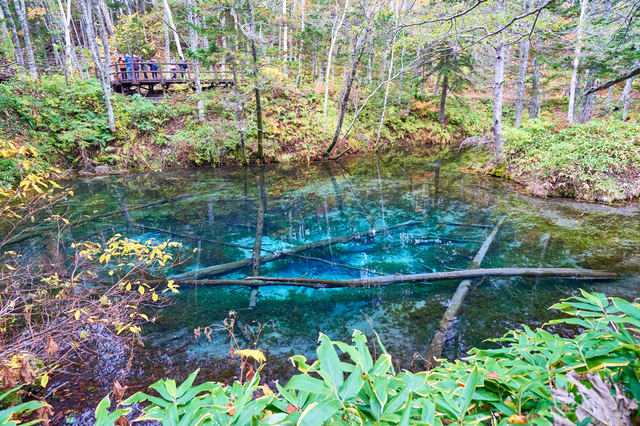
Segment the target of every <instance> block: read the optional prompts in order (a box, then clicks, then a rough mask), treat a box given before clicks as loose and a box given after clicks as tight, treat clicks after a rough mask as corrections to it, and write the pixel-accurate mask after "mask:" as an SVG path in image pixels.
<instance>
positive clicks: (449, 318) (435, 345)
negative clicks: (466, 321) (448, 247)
mask: <svg viewBox="0 0 640 426" xmlns="http://www.w3.org/2000/svg"><path fill="white" fill-rule="evenodd" d="M504 219H505V218H504V216H503V217H502V218H500V220H499V221H498V223H497V224H496V226H495V227H494V228H493V231H491V233H490V234H489V236H488V237H487V239H486V240H484V243H482V246H481V247H480V250H478V253H476V256H475V257H474V258H473V260H472V261H471V264H470V265H469V267H470V268H477V267H479V266H480V264H481V263H482V260H483V259H484V256H485V255H486V254H487V251H488V250H489V247H491V243H493V240H494V238H495V237H496V235H497V234H498V231H499V230H500V226H502V223H503V222H504ZM470 288H471V279H470V277H466V279H465V280H463V281H462V282H461V283H460V285H459V286H458V288H457V289H456V292H455V293H454V294H453V297H452V298H451V300H450V301H449V305H448V306H447V310H446V311H445V313H444V316H443V317H442V320H441V321H440V328H439V329H438V331H436V334H435V335H434V336H433V340H431V344H430V345H429V348H428V349H427V353H426V355H425V359H426V360H427V363H429V364H431V365H437V360H438V359H439V358H440V357H441V356H442V349H443V348H444V343H445V341H446V339H447V335H448V334H449V333H450V332H451V329H452V328H453V322H454V320H455V318H456V315H457V314H458V311H459V310H460V307H461V306H462V303H463V302H464V299H465V297H466V296H467V293H468V292H469V289H470Z"/></svg>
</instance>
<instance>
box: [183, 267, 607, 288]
mask: <svg viewBox="0 0 640 426" xmlns="http://www.w3.org/2000/svg"><path fill="white" fill-rule="evenodd" d="M483 277H564V278H572V279H582V280H613V279H616V278H617V277H618V275H617V274H616V273H615V272H609V271H602V270H597V269H577V268H477V269H466V270H463V271H448V272H429V273H426V274H409V275H383V276H379V277H367V278H354V279H351V280H325V279H313V278H281V277H246V278H245V279H236V280H234V279H220V280H209V279H202V280H195V279H181V278H176V277H172V278H171V279H172V280H173V281H175V282H176V284H180V285H207V286H229V285H238V286H247V287H268V286H290V287H306V288H313V289H327V288H345V287H346V288H370V287H384V286H388V285H392V284H404V283H421V282H424V283H426V282H433V281H446V280H460V279H465V280H470V279H473V278H483Z"/></svg>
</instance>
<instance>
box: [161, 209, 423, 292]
mask: <svg viewBox="0 0 640 426" xmlns="http://www.w3.org/2000/svg"><path fill="white" fill-rule="evenodd" d="M418 223H421V222H420V221H415V220H410V221H408V222H402V223H399V224H397V225H393V226H389V227H386V228H381V229H372V230H370V231H365V232H358V233H356V234H351V235H343V236H340V237H334V238H329V239H325V240H320V241H314V242H311V243H307V244H302V245H299V246H295V247H292V248H290V249H288V250H287V251H286V252H277V253H273V254H270V255H268V256H262V257H261V258H260V262H261V263H262V264H265V263H267V262H273V261H274V260H278V259H281V258H282V257H284V256H288V255H290V254H298V253H300V252H303V251H307V250H313V249H317V248H323V247H328V246H331V245H335V244H344V243H347V242H349V241H352V240H356V239H359V238H363V237H369V236H375V235H377V234H381V233H384V232H388V231H391V230H393V229H399V228H406V227H410V226H414V225H417V224H418ZM251 264H252V258H248V259H241V260H236V261H235V262H229V263H223V264H220V265H215V266H209V267H206V268H202V269H199V270H194V271H188V272H185V273H182V274H178V275H174V276H172V277H171V279H175V280H184V279H189V278H192V277H194V276H196V275H222V274H226V273H228V272H232V271H237V270H238V269H242V268H244V267H247V266H251Z"/></svg>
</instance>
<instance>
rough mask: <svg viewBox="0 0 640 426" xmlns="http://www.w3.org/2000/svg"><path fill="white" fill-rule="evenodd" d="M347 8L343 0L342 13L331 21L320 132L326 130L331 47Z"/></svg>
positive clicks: (333, 44) (347, 4) (347, 0)
mask: <svg viewBox="0 0 640 426" xmlns="http://www.w3.org/2000/svg"><path fill="white" fill-rule="evenodd" d="M348 8H349V0H345V2H344V9H343V11H342V15H341V16H340V18H338V16H337V15H336V20H335V21H334V22H333V28H332V30H331V43H330V44H329V53H328V54H327V69H326V72H325V80H324V108H323V111H324V112H323V114H322V132H323V133H326V132H327V106H328V104H329V73H330V72H331V60H332V58H333V49H334V48H335V45H336V40H337V38H338V31H340V27H341V26H342V22H344V18H345V16H346V15H347V10H348Z"/></svg>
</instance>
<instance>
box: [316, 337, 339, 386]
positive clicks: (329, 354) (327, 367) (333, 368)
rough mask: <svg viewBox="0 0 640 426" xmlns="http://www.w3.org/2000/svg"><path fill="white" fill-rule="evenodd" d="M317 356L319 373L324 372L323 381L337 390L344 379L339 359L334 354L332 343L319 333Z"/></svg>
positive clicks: (336, 354)
mask: <svg viewBox="0 0 640 426" xmlns="http://www.w3.org/2000/svg"><path fill="white" fill-rule="evenodd" d="M316 353H317V354H318V361H320V368H321V371H324V372H326V373H327V374H326V377H325V376H324V375H323V377H325V380H327V381H328V382H329V384H330V385H331V386H333V387H334V388H336V389H339V388H340V387H341V386H342V384H343V383H344V377H343V372H342V369H341V368H340V358H338V353H337V352H336V349H335V347H334V346H333V343H331V340H329V338H328V337H327V336H326V335H325V334H322V333H320V346H318V349H317V350H316Z"/></svg>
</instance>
